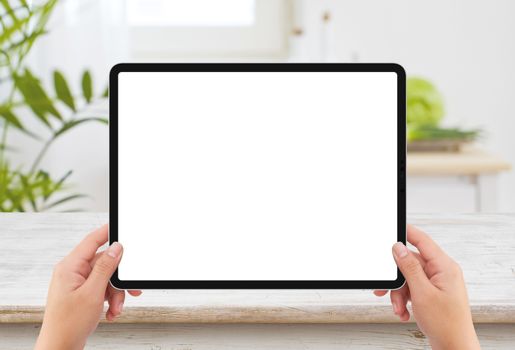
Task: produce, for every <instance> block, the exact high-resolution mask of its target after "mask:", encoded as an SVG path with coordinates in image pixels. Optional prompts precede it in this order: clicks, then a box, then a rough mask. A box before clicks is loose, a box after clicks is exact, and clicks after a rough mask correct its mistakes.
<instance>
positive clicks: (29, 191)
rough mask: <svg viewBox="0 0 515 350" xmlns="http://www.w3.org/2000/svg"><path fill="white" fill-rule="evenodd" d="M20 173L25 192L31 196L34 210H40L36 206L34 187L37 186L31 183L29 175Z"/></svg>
mask: <svg viewBox="0 0 515 350" xmlns="http://www.w3.org/2000/svg"><path fill="white" fill-rule="evenodd" d="M19 175H20V180H21V184H22V187H23V189H24V192H25V194H26V196H27V197H28V198H29V202H30V204H31V206H32V210H34V211H38V208H37V206H36V200H35V198H34V189H35V188H36V186H35V185H33V184H31V183H30V180H29V176H27V175H23V174H19Z"/></svg>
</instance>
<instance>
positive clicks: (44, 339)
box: [34, 326, 85, 350]
mask: <svg viewBox="0 0 515 350" xmlns="http://www.w3.org/2000/svg"><path fill="white" fill-rule="evenodd" d="M84 346H85V342H83V341H80V340H78V339H69V335H68V334H58V333H57V332H52V331H50V330H47V329H45V327H44V326H43V327H42V328H41V332H40V333H39V336H38V339H37V341H36V345H35V347H34V349H35V350H82V349H84Z"/></svg>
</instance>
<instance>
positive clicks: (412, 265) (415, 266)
mask: <svg viewBox="0 0 515 350" xmlns="http://www.w3.org/2000/svg"><path fill="white" fill-rule="evenodd" d="M404 271H405V272H406V273H407V274H410V275H415V274H418V273H420V264H419V263H418V261H417V260H415V259H408V260H407V261H406V262H405V263H404Z"/></svg>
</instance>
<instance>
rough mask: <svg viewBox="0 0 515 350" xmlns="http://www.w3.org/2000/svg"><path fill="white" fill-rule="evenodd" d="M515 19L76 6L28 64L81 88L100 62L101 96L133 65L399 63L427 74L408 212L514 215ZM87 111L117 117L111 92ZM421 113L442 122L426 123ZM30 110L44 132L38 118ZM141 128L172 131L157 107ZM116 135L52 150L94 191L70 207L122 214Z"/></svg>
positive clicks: (145, 2) (46, 80)
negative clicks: (112, 168) (114, 73)
mask: <svg viewBox="0 0 515 350" xmlns="http://www.w3.org/2000/svg"><path fill="white" fill-rule="evenodd" d="M34 3H35V4H36V5H37V4H38V3H39V2H38V1H34ZM514 13H515V2H513V1H510V0H498V1H496V2H495V5H493V4H492V3H491V2H486V1H482V0H451V1H449V0H436V1H431V2H426V1H418V0H417V1H413V0H391V1H381V0H364V1H348V0H323V1H321V0H218V1H210V0H188V1H180V0H126V1H124V0H110V1H101V0H63V1H59V2H58V3H57V5H56V7H55V9H54V12H53V13H52V15H51V18H50V21H49V23H48V34H46V35H44V36H42V37H41V38H40V39H38V41H37V42H36V43H35V45H34V48H33V49H32V50H31V52H30V55H29V56H28V58H27V60H28V61H27V62H28V64H29V65H30V67H32V70H33V71H34V72H37V73H38V76H39V77H40V78H41V80H42V83H43V84H44V85H45V86H49V87H51V86H52V84H53V80H52V72H53V71H54V70H55V69H58V70H59V71H61V72H63V73H64V74H65V75H66V76H67V77H69V82H70V86H72V87H73V88H74V89H78V88H79V87H80V85H81V80H80V77H81V74H82V72H83V71H84V70H85V69H89V70H90V71H91V75H92V77H93V91H94V92H95V94H97V95H98V94H100V92H101V91H102V90H103V89H104V88H105V87H106V84H107V80H108V72H109V69H110V67H111V66H112V65H114V64H116V63H119V62H208V61H209V62H212V61H213V62H395V63H399V64H401V65H402V66H403V67H404V68H405V69H406V72H407V74H408V77H410V78H413V80H411V85H410V83H409V84H408V95H409V98H410V93H411V98H412V99H413V100H411V101H408V114H409V113H413V116H410V115H408V121H409V122H413V124H412V131H413V132H412V133H408V137H409V138H410V149H409V156H408V212H409V213H413V212H507V211H515V196H514V194H515V174H514V173H513V171H511V170H510V168H511V164H513V163H514V162H515V113H514V108H513V105H512V104H513V101H514V96H515V65H514V64H513V62H515V39H514V34H515V21H513V14H514ZM410 89H411V90H410ZM72 90H73V89H72ZM4 92H5V89H2V88H1V87H0V94H4ZM370 102H371V103H373V101H370ZM172 103H173V101H172ZM410 103H413V108H412V109H411V110H410ZM425 103H427V104H429V105H427V106H425V105H424V104H425ZM421 105H422V106H425V107H420V106H421ZM420 108H422V109H423V110H422V111H421V110H420ZM424 108H426V109H427V111H426V110H425V109H424ZM87 112H88V113H90V114H94V115H104V116H106V117H107V115H108V103H107V100H106V99H102V98H99V99H97V100H95V101H94V103H91V104H90V105H88V106H87ZM417 113H419V114H420V115H421V117H420V118H421V119H424V118H426V115H427V116H429V117H428V118H430V119H431V120H430V121H429V122H428V125H429V126H431V128H429V129H428V128H417V127H418V126H419V125H418V124H417V123H419V121H416V120H414V118H415V114H417ZM20 118H21V120H23V122H24V125H25V126H26V127H27V128H28V129H30V130H33V132H36V133H39V132H44V125H42V123H40V122H39V121H38V120H37V119H36V118H29V117H27V116H24V115H21V116H20ZM410 118H412V119H413V120H410ZM420 118H419V119H420ZM141 125H142V127H145V128H150V129H151V128H156V127H159V126H158V125H146V122H145V116H144V115H142V116H141ZM424 126H426V125H425V124H424ZM373 127H374V125H373V124H371V125H370V128H373ZM437 127H438V128H437ZM428 130H429V131H428ZM422 131H424V132H426V133H425V134H424V133H422V134H421V132H422ZM359 132H360V133H361V134H362V140H363V142H364V143H365V142H366V143H370V142H372V143H373V142H374V140H370V139H368V138H367V130H360V131H359ZM108 141H109V140H108V128H107V127H106V125H103V124H102V123H85V124H84V125H83V126H81V127H80V128H77V129H75V130H73V131H70V132H69V133H67V134H66V135H63V137H61V138H59V140H57V141H56V142H55V143H53V144H52V146H51V147H50V148H49V149H48V152H47V154H46V155H45V158H44V159H42V161H41V166H42V167H44V169H45V170H46V171H48V172H50V173H52V174H56V176H58V175H59V174H65V173H66V172H67V171H69V170H70V169H72V170H73V174H72V175H71V177H70V179H69V183H70V185H72V186H73V193H81V194H86V195H87V197H83V198H76V200H74V201H73V203H64V206H60V207H56V208H55V210H56V211H58V210H66V209H75V208H80V209H84V210H86V211H107V210H108V205H109V204H108V162H109V157H108ZM134 142H136V143H137V142H138V140H137V139H135V140H134ZM9 143H10V144H12V145H14V146H15V148H16V150H17V151H16V153H15V154H12V155H10V158H11V159H12V162H14V163H16V165H18V166H25V167H27V166H29V164H31V163H32V162H33V160H34V157H36V155H37V153H38V149H39V148H40V147H41V143H40V141H38V140H36V139H34V138H31V137H27V136H26V135H25V134H24V133H22V132H12V133H11V134H10V135H9ZM377 147H381V145H377ZM134 161H135V162H137V161H138V160H137V159H134ZM162 161H163V162H166V159H163V160H162ZM366 161H370V162H373V161H374V159H369V160H366ZM148 174H149V177H148V178H147V179H141V182H142V183H141V184H135V186H141V185H143V186H144V182H145V181H152V169H148ZM377 176H381V169H377ZM63 195H66V194H63ZM369 195H370V196H371V197H372V199H373V194H372V193H371V194H369ZM143 205H145V206H151V205H152V204H151V203H143ZM29 210H30V209H29ZM50 210H54V209H52V208H50Z"/></svg>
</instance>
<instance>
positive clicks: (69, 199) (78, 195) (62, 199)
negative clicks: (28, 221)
mask: <svg viewBox="0 0 515 350" xmlns="http://www.w3.org/2000/svg"><path fill="white" fill-rule="evenodd" d="M83 197H87V196H86V195H85V194H72V195H70V196H66V197H64V198H61V199H59V200H57V201H55V202H52V203H50V204H48V205H46V206H45V207H44V208H43V210H48V209H51V208H53V207H56V206H58V205H61V204H64V203H66V202H69V201H71V200H74V199H77V198H83Z"/></svg>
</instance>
